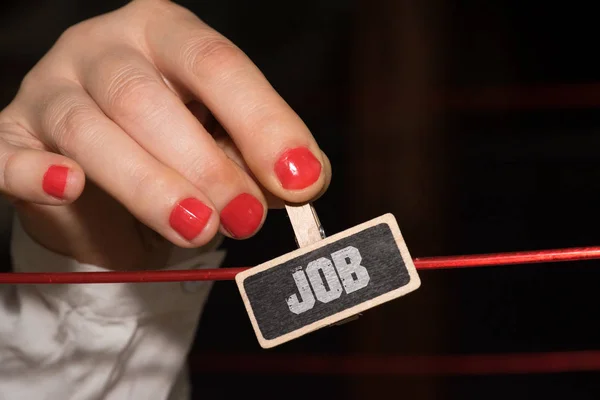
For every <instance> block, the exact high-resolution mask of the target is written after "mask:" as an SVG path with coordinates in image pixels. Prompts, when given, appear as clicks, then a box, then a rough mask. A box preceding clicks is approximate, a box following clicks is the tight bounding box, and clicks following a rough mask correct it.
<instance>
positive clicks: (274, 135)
mask: <svg viewBox="0 0 600 400" xmlns="http://www.w3.org/2000/svg"><path fill="white" fill-rule="evenodd" d="M213 116H214V118H213ZM216 121H218V122H216ZM0 172H1V173H0V190H1V191H2V192H3V193H4V194H5V195H7V196H8V197H9V198H11V199H13V201H14V203H15V206H16V208H17V211H18V213H19V217H20V219H21V221H22V223H23V226H24V228H25V229H26V230H27V232H28V233H29V234H30V235H31V236H32V237H33V238H34V239H35V240H37V241H38V242H40V243H41V244H42V245H44V246H46V247H48V248H49V249H51V250H54V251H57V252H59V253H62V254H65V255H68V256H71V257H74V258H76V259H77V260H79V261H80V262H87V263H94V264H97V265H101V266H105V267H107V268H114V269H124V268H146V267H152V266H160V263H161V262H162V260H163V259H162V258H161V257H158V256H157V254H164V252H162V250H161V249H165V248H166V247H167V246H166V245H167V244H171V243H172V244H175V245H177V246H180V247H199V246H203V245H205V244H207V243H208V242H209V241H211V240H212V239H213V238H214V236H215V235H216V234H217V232H218V231H219V230H220V231H221V232H222V233H223V234H225V235H228V236H230V237H234V238H238V239H243V238H247V237H250V236H252V235H253V234H254V233H255V232H256V231H257V230H258V229H260V226H261V225H262V223H263V221H264V218H265V215H266V209H267V208H269V207H281V205H282V203H281V200H280V199H282V200H285V201H289V202H304V201H308V200H311V199H314V198H315V197H317V196H319V195H320V194H321V193H322V192H323V191H324V190H325V189H326V187H327V185H328V183H329V180H330V176H331V172H330V166H329V162H328V160H327V158H326V156H325V155H324V154H323V153H322V152H321V150H320V149H319V146H318V145H317V143H316V142H315V140H314V138H313V137H312V135H311V134H310V132H309V130H308V129H307V127H306V126H305V125H304V123H303V122H302V121H301V119H300V118H299V117H298V116H297V115H296V114H295V113H294V112H293V111H292V110H291V109H290V107H289V106H288V105H287V104H286V103H285V101H284V100H283V99H282V98H281V97H280V96H279V95H278V94H277V93H276V92H275V90H274V89H273V88H272V87H271V85H270V84H269V83H268V82H267V80H266V79H265V77H264V76H263V75H262V74H261V72H260V71H259V70H258V69H257V67H256V66H255V65H254V64H253V63H252V62H251V61H250V60H249V59H248V58H247V56H246V55H245V54H244V53H243V52H242V51H241V50H240V49H238V48H237V47H236V46H235V45H234V44H232V43H231V42H230V41H228V40H227V39H226V38H225V37H223V36H222V35H220V34H219V33H217V32H216V31H214V30H213V29H211V28H210V27H209V26H207V25H206V24H204V23H203V22H202V21H201V20H199V19H198V18H197V17H196V16H194V15H193V14H192V13H190V12H189V11H188V10H186V9H184V8H182V7H180V6H178V5H175V4H173V3H170V2H167V1H164V0H139V1H133V2H131V3H130V4H128V5H127V6H125V7H123V8H121V9H119V10H116V11H115V12H112V13H109V14H106V15H102V16H99V17H97V18H93V19H91V20H87V21H84V22H82V23H80V24H78V25H76V26H73V27H71V28H69V29H68V30H67V31H66V32H65V33H64V34H63V35H62V36H61V38H60V39H59V40H58V41H57V43H56V44H55V46H54V47H53V48H52V49H51V50H50V51H49V52H48V53H47V54H46V55H45V56H44V57H43V58H42V59H41V60H40V62H39V63H38V64H37V65H36V66H35V67H34V68H33V69H32V70H31V71H30V72H29V73H28V74H27V76H26V77H25V79H24V80H23V83H22V85H21V88H20V90H19V92H18V94H17V96H16V98H15V99H14V101H13V102H12V103H11V104H10V105H9V106H8V107H7V108H6V109H4V110H3V111H2V112H1V113H0ZM86 178H87V182H86ZM84 184H85V185H84ZM84 186H85V189H84ZM155 233H158V234H159V235H156V234H155ZM152 264H155V265H152Z"/></svg>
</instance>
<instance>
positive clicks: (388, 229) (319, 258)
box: [236, 208, 421, 348]
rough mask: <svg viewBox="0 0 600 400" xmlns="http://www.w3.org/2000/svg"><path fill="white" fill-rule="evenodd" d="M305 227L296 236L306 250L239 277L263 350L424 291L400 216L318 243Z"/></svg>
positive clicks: (320, 240)
mask: <svg viewBox="0 0 600 400" xmlns="http://www.w3.org/2000/svg"><path fill="white" fill-rule="evenodd" d="M311 209H312V208H311ZM289 211H290V209H288V212H289ZM293 215H294V214H290V216H293ZM314 217H315V219H316V214H315V215H314ZM317 221H318V220H317ZM300 226H304V225H303V224H300V223H296V224H295V225H294V229H295V232H296V236H297V242H298V243H299V246H303V244H304V247H300V248H299V249H298V250H295V251H293V252H291V253H288V254H285V255H283V256H281V257H278V258H276V259H274V260H271V261H268V262H266V263H264V264H261V265H258V266H256V267H254V268H251V269H249V270H246V271H243V272H241V273H239V274H238V275H237V276H236V282H237V285H238V289H239V291H240V294H241V296H242V299H243V301H244V304H245V306H246V310H247V312H248V315H249V317H250V321H251V323H252V326H253V328H254V331H255V333H256V336H257V339H258V341H259V344H260V345H261V347H263V348H271V347H274V346H277V345H280V344H282V343H285V342H288V341H290V340H292V339H295V338H298V337H300V336H303V335H305V334H307V333H310V332H313V331H315V330H318V329H321V328H323V327H326V326H330V325H334V324H336V323H339V322H340V321H343V320H346V319H348V318H351V317H353V316H355V315H357V314H359V313H361V312H363V311H365V310H367V309H369V308H373V307H375V306H377V305H380V304H382V303H384V302H387V301H390V300H393V299H395V298H397V297H400V296H403V295H405V294H407V293H409V292H412V291H414V290H416V289H418V288H419V286H420V284H421V282H420V279H419V276H418V274H417V271H416V269H415V266H414V264H413V262H412V258H411V256H410V254H409V252H408V249H407V247H406V244H405V242H404V239H403V237H402V234H401V233H400V229H399V228H398V224H397V222H396V219H395V218H394V216H393V215H392V214H386V215H383V216H381V217H378V218H375V219H373V220H371V221H368V222H365V223H363V224H360V225H357V226H355V227H353V228H350V229H348V230H346V231H343V232H340V233H338V234H335V235H333V236H330V237H327V238H323V239H321V238H320V237H319V238H318V239H314V240H313V241H312V242H311V241H306V240H304V239H303V236H302V235H301V234H300V233H301V232H302V230H301V229H299V228H298V227H300ZM319 227H320V225H319ZM297 228H298V229H297ZM306 229H309V228H306ZM305 231H306V230H305ZM312 231H313V232H312V233H311V234H312V236H313V237H315V234H316V233H315V232H314V231H316V229H312ZM307 232H311V231H310V230H307ZM320 234H321V237H324V235H323V233H322V231H321V232H320Z"/></svg>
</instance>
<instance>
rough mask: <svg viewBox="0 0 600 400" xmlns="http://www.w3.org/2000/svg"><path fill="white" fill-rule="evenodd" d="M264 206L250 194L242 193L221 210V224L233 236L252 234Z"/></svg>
mask: <svg viewBox="0 0 600 400" xmlns="http://www.w3.org/2000/svg"><path fill="white" fill-rule="evenodd" d="M264 212H265V210H264V207H263V205H262V204H261V202H260V201H258V199H257V198H256V197H254V196H252V195H251V194H248V193H243V194H240V195H239V196H237V197H236V198H235V199H233V200H231V201H230V202H229V203H228V204H227V205H226V206H225V208H223V210H222V211H221V224H223V228H225V229H226V230H227V232H229V233H231V235H232V236H233V237H235V238H244V237H247V236H250V235H252V234H253V233H254V232H255V231H256V229H257V228H258V226H259V225H260V223H261V221H262V218H263V215H264Z"/></svg>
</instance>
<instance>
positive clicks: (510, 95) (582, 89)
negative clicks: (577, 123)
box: [441, 83, 600, 111]
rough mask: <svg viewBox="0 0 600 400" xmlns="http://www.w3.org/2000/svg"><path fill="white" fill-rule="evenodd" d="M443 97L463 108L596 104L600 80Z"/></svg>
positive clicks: (481, 89) (487, 89)
mask: <svg viewBox="0 0 600 400" xmlns="http://www.w3.org/2000/svg"><path fill="white" fill-rule="evenodd" d="M441 101H442V104H441V105H442V106H444V107H447V108H449V109H455V110H463V111H465V110H474V111H475V110H479V111H481V110H510V109H514V110H532V109H578V108H597V107H600V83H581V84H556V85H551V86H498V87H479V88H477V87H476V88H473V89H459V90H450V91H448V92H447V95H445V96H444V97H443V100H441Z"/></svg>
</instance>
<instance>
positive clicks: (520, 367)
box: [190, 351, 600, 376]
mask: <svg viewBox="0 0 600 400" xmlns="http://www.w3.org/2000/svg"><path fill="white" fill-rule="evenodd" d="M190 364H191V366H192V371H193V372H194V373H200V372H211V373H215V372H220V373H223V372H225V373H243V374H309V375H380V376H384V375H391V376H394V375H396V376H398V375H497V374H535V373H538V374H542V373H548V374H549V373H558V372H581V371H598V370H600V351H571V352H551V353H513V354H475V355H441V356H398V355H352V354H349V355H348V354H344V355H318V354H317V355H306V354H266V353H262V354H260V355H252V354H239V355H238V354H215V355H211V354H208V355H202V354H195V355H194V356H193V357H191V359H190Z"/></svg>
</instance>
